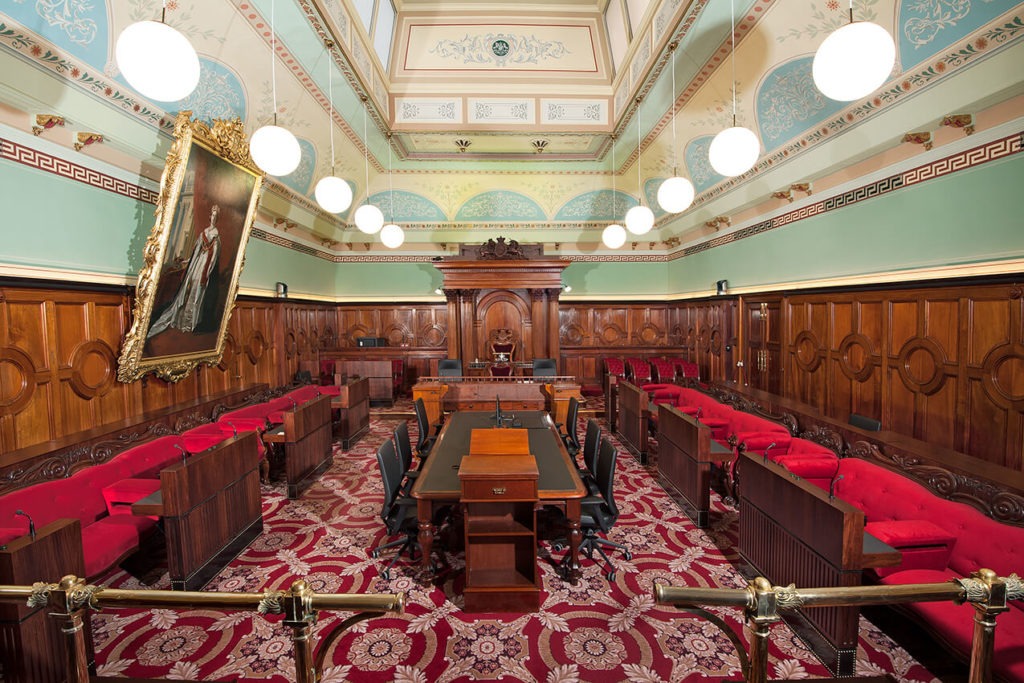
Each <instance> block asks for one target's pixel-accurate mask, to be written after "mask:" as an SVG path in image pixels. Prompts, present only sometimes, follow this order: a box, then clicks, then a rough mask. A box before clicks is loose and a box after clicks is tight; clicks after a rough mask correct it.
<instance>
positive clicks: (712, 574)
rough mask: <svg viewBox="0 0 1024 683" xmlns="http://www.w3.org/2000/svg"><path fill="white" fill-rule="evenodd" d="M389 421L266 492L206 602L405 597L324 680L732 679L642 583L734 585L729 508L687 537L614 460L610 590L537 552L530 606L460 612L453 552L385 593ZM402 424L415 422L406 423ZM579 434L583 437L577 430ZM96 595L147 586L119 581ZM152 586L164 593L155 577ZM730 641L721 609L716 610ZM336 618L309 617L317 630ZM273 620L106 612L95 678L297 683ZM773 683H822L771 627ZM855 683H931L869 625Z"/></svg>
mask: <svg viewBox="0 0 1024 683" xmlns="http://www.w3.org/2000/svg"><path fill="white" fill-rule="evenodd" d="M400 409H401V407H399V410H398V411H396V410H388V411H380V410H375V411H374V420H373V424H372V429H371V433H370V434H369V435H368V436H365V437H364V438H363V439H362V440H361V441H360V442H359V443H358V444H357V445H356V446H355V447H354V448H353V449H352V450H351V451H349V452H347V453H342V452H340V451H338V452H336V453H335V458H334V466H333V467H332V468H331V469H330V470H329V471H328V472H327V473H326V474H325V475H324V476H323V478H322V479H321V481H320V482H319V483H318V484H317V485H315V486H314V487H312V488H311V489H310V490H308V491H307V492H306V493H305V494H304V495H303V496H302V498H301V499H299V500H296V501H289V500H287V498H286V497H285V495H284V492H283V487H282V485H281V484H280V483H278V484H276V485H275V484H272V485H270V486H265V487H264V490H263V507H264V520H265V530H264V533H263V535H262V536H261V537H260V538H258V539H257V540H256V541H255V542H254V543H253V544H252V545H251V546H250V547H249V548H248V549H247V550H246V551H245V552H244V553H243V554H242V555H241V556H239V557H238V558H237V559H236V560H235V561H234V562H232V563H231V565H230V566H229V567H228V568H227V569H226V570H225V571H223V572H222V573H221V574H220V575H219V576H218V577H216V578H215V579H214V580H213V581H212V582H211V583H210V585H209V586H208V589H209V590H222V591H250V592H261V591H263V590H266V589H287V588H288V587H289V586H290V585H291V583H292V582H293V581H295V580H296V579H298V578H305V579H307V580H308V581H309V582H310V584H311V585H312V586H313V588H314V589H315V590H316V591H319V592H339V593H347V592H369V593H374V592H399V591H402V592H407V593H408V597H409V601H408V609H407V613H406V614H405V615H403V616H399V617H381V618H377V619H372V620H370V621H369V622H363V623H361V624H359V625H357V626H356V627H354V628H353V629H352V630H351V631H349V632H348V633H347V634H346V635H345V636H344V637H342V638H341V639H340V640H338V641H337V643H336V644H335V645H334V647H333V648H332V651H331V652H329V653H328V657H327V661H328V662H330V664H329V665H327V666H326V667H325V669H326V671H325V678H324V680H325V681H330V682H332V683H338V682H340V681H358V682H363V681H402V682H407V683H421V682H422V683H432V682H434V681H479V680H503V681H544V682H546V683H556V682H557V683H572V682H576V681H593V682H604V681H643V682H646V683H656V682H659V681H684V680H685V681H698V680H705V679H718V678H723V677H732V678H733V679H739V678H741V674H740V668H739V660H738V659H737V657H736V656H735V652H734V650H733V648H732V645H731V644H730V642H729V640H728V639H727V638H726V637H725V636H724V635H722V634H721V633H720V632H719V631H718V630H717V629H716V628H715V627H714V626H712V625H711V624H709V623H708V622H706V621H704V620H700V619H698V618H696V617H692V616H689V615H687V614H685V613H678V612H676V611H674V610H672V609H668V608H662V607H658V606H656V605H655V604H654V600H653V597H652V586H653V584H654V583H655V582H663V583H668V584H673V585H690V586H719V587H742V586H744V585H745V582H744V581H743V580H742V578H741V577H740V575H739V574H738V572H737V571H736V570H735V569H734V567H733V566H732V564H731V562H732V561H733V560H734V559H735V557H734V553H733V550H732V548H734V547H735V541H736V512H735V511H734V510H731V509H729V508H727V507H725V506H723V505H722V504H721V503H720V502H718V501H717V500H716V502H715V506H716V510H717V514H714V515H713V526H712V528H711V529H709V530H707V531H702V530H698V529H696V528H695V527H694V526H693V524H692V523H691V522H690V520H689V518H687V517H686V516H685V515H684V514H682V513H681V512H680V510H679V509H678V507H677V506H676V504H675V503H674V502H673V501H672V500H671V499H670V498H669V497H668V495H666V494H665V492H664V491H663V490H662V488H661V487H660V486H659V485H658V483H657V482H656V481H655V480H653V479H652V477H651V475H650V474H649V473H648V472H647V471H646V470H644V469H643V468H642V467H640V466H639V465H637V464H636V462H635V461H634V460H633V459H632V458H630V457H628V456H626V455H623V456H622V457H620V458H619V467H618V471H617V476H616V490H617V492H618V495H617V499H618V501H619V507H620V510H621V512H622V516H621V517H620V519H619V522H618V525H617V526H616V527H615V528H614V530H613V532H612V533H611V535H610V536H611V538H612V540H615V541H619V542H621V543H625V544H627V545H628V546H629V547H630V549H631V550H632V552H633V559H632V560H631V561H629V562H627V561H625V560H623V559H621V557H618V556H613V560H614V561H615V562H616V564H617V566H618V574H617V577H616V580H615V581H614V582H613V583H611V584H609V582H608V581H607V580H606V579H605V578H604V577H603V575H602V570H601V568H600V567H599V566H597V565H596V564H595V563H593V562H589V561H587V560H585V559H584V572H583V573H584V577H583V580H582V581H580V582H579V585H577V586H571V585H569V584H568V583H565V582H563V581H562V580H561V578H559V576H558V574H557V573H556V572H555V570H554V569H553V567H552V566H551V564H552V555H554V556H555V558H554V559H558V558H559V557H561V553H554V552H553V551H552V550H551V547H550V545H549V544H547V543H543V544H542V545H541V548H540V555H541V560H540V563H541V567H542V573H543V587H544V601H543V609H542V610H541V611H540V612H538V613H535V614H527V615H496V614H466V613H463V612H462V611H461V606H462V596H461V595H460V590H461V583H462V573H461V571H460V570H461V568H462V567H463V562H462V557H461V555H449V557H448V560H449V562H450V563H451V570H450V571H446V572H443V573H441V574H439V575H438V576H436V577H431V576H430V575H429V574H428V573H426V572H423V571H420V570H419V569H418V568H413V567H410V566H408V565H407V564H403V563H400V564H399V565H398V567H397V568H396V570H394V571H393V573H392V577H393V578H392V580H391V581H384V580H383V579H381V578H380V577H379V576H378V570H379V568H380V567H381V566H383V562H386V558H382V559H381V560H373V559H371V558H370V557H369V554H368V550H369V549H372V548H373V547H374V546H376V545H378V544H380V543H381V542H382V541H383V539H384V529H383V526H382V524H381V522H380V518H379V516H378V513H379V508H380V504H381V501H382V499H383V497H382V496H383V494H382V488H381V486H380V481H379V475H378V472H377V466H376V460H375V457H374V453H375V450H376V448H377V446H378V445H379V444H380V442H381V440H382V439H383V438H384V437H385V435H388V434H390V431H391V429H392V428H393V427H394V425H395V424H396V422H395V419H397V416H398V415H399V414H400ZM411 426H413V427H415V421H414V420H413V421H411ZM581 433H582V431H581ZM104 583H106V584H108V585H112V586H116V587H135V588H141V587H145V586H143V584H142V583H140V581H139V580H137V579H136V578H134V577H132V576H130V575H128V574H127V573H125V572H118V573H117V574H115V575H114V576H112V577H110V578H109V579H108V580H106V581H105V582H104ZM148 587H150V588H167V587H168V580H167V575H166V574H164V575H163V576H162V577H161V578H160V579H159V580H158V581H157V582H156V583H154V584H152V585H150V586H148ZM715 611H716V613H718V614H719V615H720V616H722V617H723V618H724V619H725V620H726V621H727V622H728V623H729V624H730V625H732V626H733V628H734V630H736V631H737V632H738V633H741V634H742V626H741V624H740V622H739V620H738V617H739V616H740V615H739V613H738V612H736V611H734V610H728V609H722V610H715ZM344 616H347V615H345V614H338V613H322V614H321V620H320V623H319V625H318V632H319V633H324V632H325V631H326V630H328V629H330V628H332V627H333V626H334V625H335V624H337V623H338V621H339V620H340V619H341V618H343V617H344ZM280 621H281V617H280V616H276V617H271V618H265V617H263V616H260V615H257V614H254V613H219V612H210V611H203V610H184V611H172V610H166V609H157V610H152V611H144V610H109V611H103V612H101V613H98V614H95V615H94V616H93V627H94V633H95V644H96V650H97V664H98V673H99V674H100V675H106V676H115V675H120V676H133V677H144V678H158V677H162V678H167V679H194V680H195V679H201V680H206V681H225V680H226V681H248V680H261V681H268V680H269V681H282V682H283V681H288V680H292V679H293V676H294V664H293V660H292V649H291V641H290V638H289V636H290V629H288V628H286V627H284V626H283V625H281V623H280ZM772 642H773V645H772V650H771V655H772V656H771V662H770V668H771V670H770V677H771V678H773V679H775V678H811V677H825V676H827V675H828V674H827V671H826V670H825V668H824V667H823V666H822V665H821V664H819V663H818V662H817V660H816V659H815V658H814V657H813V655H811V654H810V652H808V651H807V650H806V649H805V647H804V646H803V644H802V643H801V642H800V640H799V639H797V638H796V637H795V636H794V635H793V634H792V632H791V631H790V630H789V629H788V628H787V627H786V626H785V625H782V624H779V625H776V626H775V628H774V630H773V638H772ZM857 668H858V673H859V674H863V675H877V674H880V673H883V672H888V673H892V674H893V675H894V676H895V677H897V678H898V679H900V680H904V681H922V682H925V681H932V680H933V677H932V676H931V675H930V674H929V673H928V672H927V671H926V670H925V669H924V668H923V667H922V666H921V665H919V664H917V663H916V662H915V661H914V660H913V659H912V658H911V657H910V656H909V655H908V654H907V653H906V652H905V651H903V650H902V649H900V648H899V647H898V646H896V645H895V644H894V643H893V642H892V641H891V640H890V639H889V638H888V637H887V636H885V635H884V634H883V633H881V632H880V631H878V630H877V629H876V628H875V627H874V626H872V625H871V624H870V623H868V622H867V621H866V620H864V619H862V620H861V648H860V650H859V652H858V665H857Z"/></svg>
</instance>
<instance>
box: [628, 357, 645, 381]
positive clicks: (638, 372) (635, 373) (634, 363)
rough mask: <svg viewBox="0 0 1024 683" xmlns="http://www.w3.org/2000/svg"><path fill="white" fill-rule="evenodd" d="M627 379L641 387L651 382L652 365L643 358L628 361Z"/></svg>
mask: <svg viewBox="0 0 1024 683" xmlns="http://www.w3.org/2000/svg"><path fill="white" fill-rule="evenodd" d="M626 379H628V380H629V381H630V382H632V383H633V384H636V385H637V386H640V385H641V384H646V383H649V382H650V381H651V364H650V363H648V362H647V361H646V360H644V359H643V358H627V359H626Z"/></svg>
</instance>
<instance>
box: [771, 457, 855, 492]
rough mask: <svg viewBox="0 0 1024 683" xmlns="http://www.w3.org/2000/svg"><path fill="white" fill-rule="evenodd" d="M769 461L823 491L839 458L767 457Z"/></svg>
mask: <svg viewBox="0 0 1024 683" xmlns="http://www.w3.org/2000/svg"><path fill="white" fill-rule="evenodd" d="M769 459H770V460H772V461H774V462H777V463H778V464H779V465H782V467H784V468H785V469H787V470H788V471H790V472H792V473H793V474H795V475H796V476H798V477H800V478H802V479H806V480H807V481H808V482H810V483H812V484H814V485H815V486H817V487H818V488H820V489H822V490H823V491H828V490H829V486H830V485H831V484H832V479H833V477H835V476H836V471H837V470H838V469H839V458H837V457H835V454H834V453H833V454H832V458H831V459H828V458H823V457H820V456H816V455H782V456H779V457H778V458H772V457H770V456H769Z"/></svg>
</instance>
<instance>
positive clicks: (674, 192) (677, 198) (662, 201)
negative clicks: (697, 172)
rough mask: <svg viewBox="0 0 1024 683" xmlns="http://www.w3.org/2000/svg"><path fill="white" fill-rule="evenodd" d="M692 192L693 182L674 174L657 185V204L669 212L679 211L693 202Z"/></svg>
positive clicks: (693, 192) (685, 208) (684, 209)
mask: <svg viewBox="0 0 1024 683" xmlns="http://www.w3.org/2000/svg"><path fill="white" fill-rule="evenodd" d="M694 194H695V191H694V189H693V183H691V182H690V181H689V180H687V179H686V178H681V177H679V176H675V177H673V178H669V179H668V180H666V181H665V182H663V183H662V184H661V185H660V186H659V187H658V206H660V207H661V208H662V209H664V210H665V211H668V212H669V213H680V212H682V211H686V210H687V209H688V208H690V204H693V197H694Z"/></svg>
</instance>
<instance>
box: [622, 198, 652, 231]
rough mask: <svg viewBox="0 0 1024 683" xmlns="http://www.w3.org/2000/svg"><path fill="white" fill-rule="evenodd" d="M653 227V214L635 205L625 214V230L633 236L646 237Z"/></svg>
mask: <svg viewBox="0 0 1024 683" xmlns="http://www.w3.org/2000/svg"><path fill="white" fill-rule="evenodd" d="M653 227H654V212H653V211H651V210H650V209H649V208H647V207H646V206H644V205H643V204H637V205H636V206H634V207H633V208H632V209H630V210H629V211H627V212H626V230H629V231H630V232H631V233H633V234H634V235H646V234H647V233H649V232H650V231H651V228H653Z"/></svg>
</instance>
